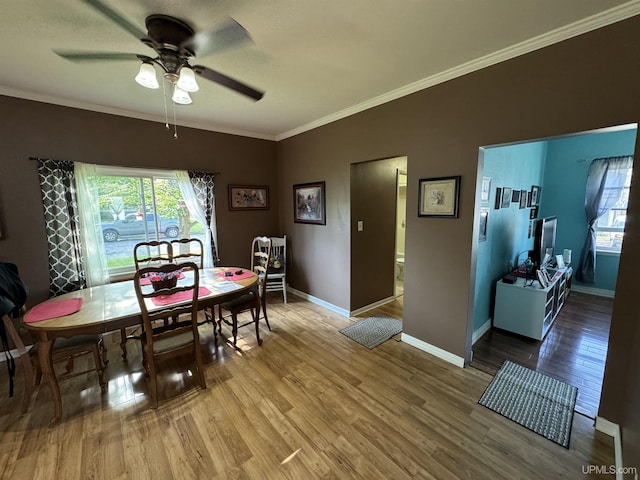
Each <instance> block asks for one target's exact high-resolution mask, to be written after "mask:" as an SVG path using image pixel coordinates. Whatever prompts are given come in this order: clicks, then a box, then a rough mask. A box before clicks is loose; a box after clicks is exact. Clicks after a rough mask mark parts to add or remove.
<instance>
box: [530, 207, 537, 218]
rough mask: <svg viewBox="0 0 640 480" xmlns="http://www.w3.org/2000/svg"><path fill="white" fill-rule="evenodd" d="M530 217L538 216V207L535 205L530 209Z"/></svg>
mask: <svg viewBox="0 0 640 480" xmlns="http://www.w3.org/2000/svg"><path fill="white" fill-rule="evenodd" d="M529 218H538V207H533V208H532V209H531V210H529Z"/></svg>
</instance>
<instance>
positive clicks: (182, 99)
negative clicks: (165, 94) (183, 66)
mask: <svg viewBox="0 0 640 480" xmlns="http://www.w3.org/2000/svg"><path fill="white" fill-rule="evenodd" d="M171 100H173V101H174V103H178V104H180V105H189V104H190V103H191V102H192V100H191V97H190V96H189V93H187V92H185V91H184V90H183V89H181V88H180V87H179V86H178V85H177V84H176V85H175V86H174V87H173V96H172V97H171Z"/></svg>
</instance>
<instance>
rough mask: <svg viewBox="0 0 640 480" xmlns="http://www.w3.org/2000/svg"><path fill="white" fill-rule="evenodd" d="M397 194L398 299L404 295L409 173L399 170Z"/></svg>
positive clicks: (395, 275)
mask: <svg viewBox="0 0 640 480" xmlns="http://www.w3.org/2000/svg"><path fill="white" fill-rule="evenodd" d="M396 185H397V194H396V250H395V262H396V270H395V272H394V284H395V292H394V296H395V297H396V298H398V297H402V295H404V260H405V255H404V244H405V232H406V228H407V172H406V170H400V169H398V174H397V181H396Z"/></svg>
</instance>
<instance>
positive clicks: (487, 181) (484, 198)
mask: <svg viewBox="0 0 640 480" xmlns="http://www.w3.org/2000/svg"><path fill="white" fill-rule="evenodd" d="M490 193H491V177H482V190H480V202H481V203H482V204H483V205H488V204H489V194H490Z"/></svg>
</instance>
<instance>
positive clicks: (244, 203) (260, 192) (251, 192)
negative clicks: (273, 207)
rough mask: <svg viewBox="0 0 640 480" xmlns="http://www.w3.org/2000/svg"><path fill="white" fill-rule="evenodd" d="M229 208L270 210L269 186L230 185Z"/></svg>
mask: <svg viewBox="0 0 640 480" xmlns="http://www.w3.org/2000/svg"><path fill="white" fill-rule="evenodd" d="M228 190H229V210H269V187H268V186H259V185H229V188H228Z"/></svg>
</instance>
